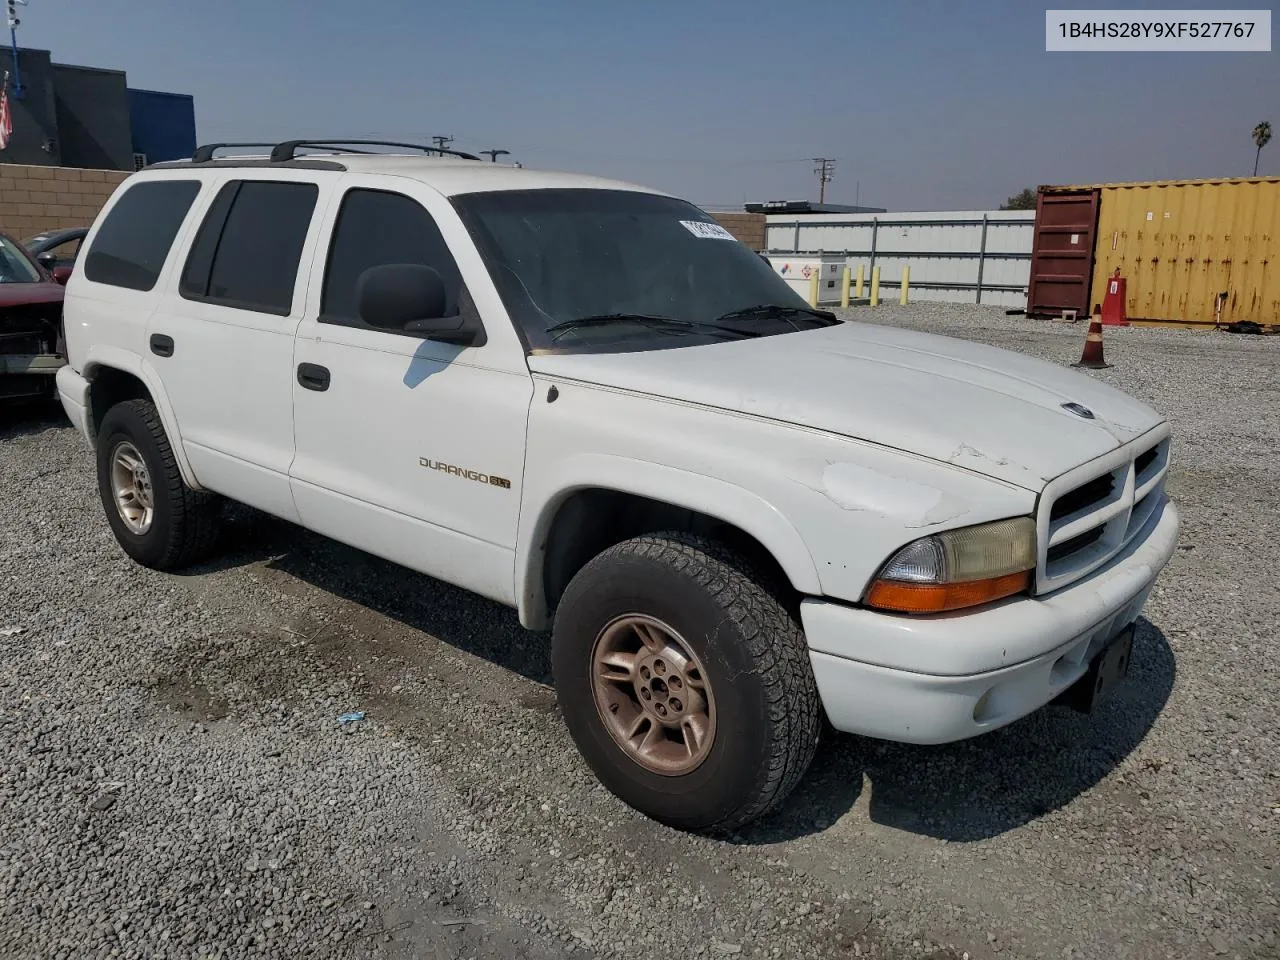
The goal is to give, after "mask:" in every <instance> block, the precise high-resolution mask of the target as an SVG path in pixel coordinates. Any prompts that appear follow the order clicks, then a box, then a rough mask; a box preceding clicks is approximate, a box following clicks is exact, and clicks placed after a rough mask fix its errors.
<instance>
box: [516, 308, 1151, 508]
mask: <svg viewBox="0 0 1280 960" xmlns="http://www.w3.org/2000/svg"><path fill="white" fill-rule="evenodd" d="M529 366H530V368H531V369H532V370H533V371H534V373H538V374H545V375H549V376H555V377H563V378H566V379H571V380H578V381H584V382H587V383H593V384H599V385H601V386H606V387H613V388H619V389H623V390H630V391H635V392H638V393H644V394H650V395H652V396H655V397H664V398H669V399H673V400H682V401H685V402H688V403H696V404H700V405H702V406H707V407H714V408H718V409H721V410H725V411H730V412H741V413H745V414H751V415H753V416H758V417H766V418H768V419H770V420H777V421H781V422H783V423H789V424H794V425H796V426H801V427H810V428H814V429H818V430H824V431H828V432H831V433H835V434H840V435H842V436H847V437H852V438H856V439H859V440H865V441H868V442H870V443H875V444H880V445H882V446H886V447H893V448H895V449H898V450H903V451H906V452H909V453H915V454H920V455H922V456H925V457H929V458H931V459H933V460H941V461H944V462H947V463H952V464H955V465H956V466H960V467H965V468H967V469H970V470H974V471H976V472H978V473H982V474H984V475H986V476H990V477H996V478H998V479H1000V480H1005V481H1008V482H1010V483H1014V484H1017V485H1018V486H1021V487H1024V488H1026V489H1029V490H1035V491H1038V490H1040V488H1042V487H1043V486H1044V485H1045V483H1046V482H1047V481H1048V480H1051V479H1053V478H1054V477H1057V476H1059V475H1061V474H1063V473H1065V472H1066V471H1067V470H1070V469H1071V468H1073V467H1075V466H1078V465H1079V464H1081V463H1085V462H1087V461H1089V460H1092V459H1094V458H1095V457H1099V456H1102V455H1103V454H1104V453H1107V452H1108V451H1110V450H1114V449H1115V448H1116V447H1118V446H1120V445H1121V444H1122V443H1125V442H1128V441H1129V440H1132V439H1134V438H1135V437H1137V436H1140V435H1141V434H1143V433H1146V432H1147V431H1148V430H1150V429H1151V428H1152V427H1154V426H1156V425H1158V424H1159V423H1160V422H1161V421H1162V418H1161V417H1160V416H1159V414H1157V413H1156V412H1155V411H1154V410H1152V409H1151V408H1150V407H1148V406H1146V405H1145V404H1143V403H1141V402H1139V401H1137V400H1135V399H1133V398H1132V397H1130V396H1128V395H1127V394H1124V393H1121V392H1120V391H1119V390H1116V389H1114V388H1112V387H1109V386H1107V385H1106V384H1104V383H1100V382H1099V381H1097V380H1095V379H1093V378H1092V377H1090V376H1087V375H1085V374H1083V373H1079V372H1076V371H1074V370H1070V369H1068V368H1066V367H1062V366H1059V365H1057V364H1054V363H1048V362H1046V361H1043V360H1036V359H1034V358H1032V357H1028V356H1026V355H1024V354H1020V353H1014V352H1013V351H1010V350H1003V349H999V348H997V347H988V346H984V345H982V344H977V343H971V342H969V341H967V340H958V339H954V338H951V337H942V336H936V335H933V334H927V333H916V332H914V331H909V330H900V329H896V328H892V327H879V326H875V325H872V324H865V323H842V324H840V325H839V326H832V327H824V328H819V329H817V330H809V331H803V332H797V333H789V334H782V335H779V336H770V337H760V338H758V339H749V340H734V341H730V342H727V343H716V344H709V345H706V346H697V347H678V348H673V349H665V350H652V351H642V352H633V353H597V354H546V355H535V356H531V357H530V358H529ZM1066 403H1076V404H1082V405H1084V406H1085V407H1088V408H1089V409H1090V410H1091V411H1092V412H1093V415H1094V419H1092V420H1089V419H1084V418H1082V417H1080V416H1078V415H1077V414H1075V413H1071V412H1070V411H1068V410H1066V409H1064V408H1063V404H1066Z"/></svg>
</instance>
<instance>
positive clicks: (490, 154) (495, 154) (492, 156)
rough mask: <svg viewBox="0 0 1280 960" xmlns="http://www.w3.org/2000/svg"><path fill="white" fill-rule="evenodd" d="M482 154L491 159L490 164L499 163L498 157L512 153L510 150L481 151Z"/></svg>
mask: <svg viewBox="0 0 1280 960" xmlns="http://www.w3.org/2000/svg"><path fill="white" fill-rule="evenodd" d="M480 152H481V153H483V154H484V155H485V156H486V157H488V158H489V162H490V163H497V162H498V157H501V156H503V155H506V154H510V153H511V151H510V150H481V151H480Z"/></svg>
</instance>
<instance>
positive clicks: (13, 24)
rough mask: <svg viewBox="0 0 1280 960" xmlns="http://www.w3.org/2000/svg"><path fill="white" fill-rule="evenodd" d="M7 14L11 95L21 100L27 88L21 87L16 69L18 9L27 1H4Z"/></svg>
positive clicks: (20, 72)
mask: <svg viewBox="0 0 1280 960" xmlns="http://www.w3.org/2000/svg"><path fill="white" fill-rule="evenodd" d="M5 5H6V6H7V8H8V14H9V46H10V47H11V48H12V50H13V95H14V97H16V98H17V99H18V100H21V99H22V98H23V97H25V96H26V95H27V88H26V87H24V86H23V85H22V71H21V70H20V69H19V68H18V25H19V24H21V23H22V21H21V20H20V19H19V18H18V7H19V6H23V7H25V6H26V5H27V0H5Z"/></svg>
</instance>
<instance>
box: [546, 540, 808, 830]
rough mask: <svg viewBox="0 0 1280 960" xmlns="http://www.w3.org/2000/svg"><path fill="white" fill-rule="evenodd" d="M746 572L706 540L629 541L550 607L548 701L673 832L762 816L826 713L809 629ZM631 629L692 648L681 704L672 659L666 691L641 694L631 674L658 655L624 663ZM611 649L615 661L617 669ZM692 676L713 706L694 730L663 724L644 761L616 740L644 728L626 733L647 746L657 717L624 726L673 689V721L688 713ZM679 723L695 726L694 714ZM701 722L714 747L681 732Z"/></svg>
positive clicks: (783, 789)
mask: <svg viewBox="0 0 1280 960" xmlns="http://www.w3.org/2000/svg"><path fill="white" fill-rule="evenodd" d="M745 569H746V567H745V564H743V563H742V561H741V560H740V559H739V558H738V557H737V556H736V555H735V554H733V553H732V552H730V551H728V550H726V549H724V548H723V547H721V546H719V545H718V544H716V543H714V542H712V541H709V540H705V539H702V538H700V537H695V536H692V535H688V534H684V533H665V534H656V535H652V536H643V537H637V538H636V539H633V540H627V541H625V542H623V543H620V544H618V545H617V546H614V547H611V548H609V549H608V550H605V551H604V552H603V553H601V554H600V555H599V556H597V557H595V558H594V559H593V560H591V561H590V562H589V563H587V564H586V566H584V567H583V568H582V569H581V570H580V571H579V572H578V574H577V575H576V576H575V577H574V578H573V580H572V581H571V582H570V584H569V586H568V588H567V589H566V591H565V593H564V596H563V598H562V599H561V601H560V604H559V607H558V609H557V611H556V618H555V624H554V627H553V633H552V641H551V660H552V672H553V674H554V678H555V686H556V697H557V699H558V701H559V705H560V709H561V712H562V713H563V715H564V718H565V722H566V724H567V725H568V727H569V732H570V734H571V736H572V737H573V740H574V742H575V743H576V744H577V747H578V749H579V751H580V752H581V753H582V756H583V758H584V759H585V760H586V762H587V764H588V765H589V766H590V767H591V769H592V770H593V771H594V772H595V774H596V776H597V777H598V778H599V779H600V781H601V783H603V784H604V786H605V787H606V788H607V789H608V790H610V791H611V792H612V793H613V794H614V795H615V796H617V797H618V798H619V799H621V800H622V801H623V802H624V803H627V804H628V805H630V806H631V807H633V808H634V809H636V810H638V811H640V812H641V813H644V814H645V815H647V816H649V817H651V818H653V819H654V820H657V821H659V822H661V823H664V824H667V825H668V826H672V827H676V828H678V829H681V830H689V831H699V832H702V831H706V832H712V831H715V832H719V831H726V830H732V829H734V828H736V827H740V826H742V825H744V824H746V823H749V822H750V821H752V820H755V819H757V818H759V817H761V816H763V815H764V814H765V813H767V812H769V811H770V810H772V809H773V808H774V807H776V806H777V805H778V804H779V803H780V802H781V801H782V800H783V799H784V798H785V797H786V796H787V795H788V794H789V793H790V792H791V791H792V789H794V787H795V785H796V784H797V783H798V782H799V780H800V778H801V777H802V776H803V775H804V773H805V771H806V770H807V769H808V767H809V764H810V762H811V761H812V760H813V755H814V750H815V748H816V747H817V742H818V732H819V723H820V717H821V714H822V711H821V705H820V702H819V698H818V691H817V686H816V684H815V682H814V678H813V670H812V667H811V666H810V662H809V652H808V646H807V644H806V642H805V638H804V633H803V631H802V630H801V629H800V626H799V624H798V623H797V622H796V621H795V620H794V619H793V618H792V617H791V616H790V615H788V613H787V611H786V609H785V608H784V606H783V604H782V603H781V602H780V601H779V600H778V599H777V598H776V597H775V596H774V595H773V594H771V593H770V592H769V591H768V590H766V589H765V588H764V587H763V586H761V584H760V583H759V582H758V581H757V580H756V579H754V578H753V577H752V576H750V575H748V574H747V573H746V572H744V570H745ZM664 629H665V630H670V631H672V632H671V633H665V634H664ZM628 631H630V632H631V633H635V634H636V635H637V636H644V635H646V634H647V635H649V637H650V639H652V638H653V635H654V634H655V632H656V633H657V635H658V636H659V637H662V636H666V640H664V641H662V642H664V643H668V644H669V643H670V641H671V639H672V637H674V639H675V640H676V641H677V643H676V646H677V648H679V647H681V646H682V647H684V648H687V651H686V652H687V653H688V654H691V656H689V657H686V658H685V659H684V660H683V661H681V662H682V663H684V664H685V666H684V667H682V668H680V669H681V670H684V671H685V672H684V673H680V674H679V675H680V676H683V677H684V678H685V680H684V689H685V690H686V691H687V693H688V694H689V697H686V698H685V701H681V703H679V704H677V703H676V699H675V694H674V691H675V689H676V688H675V684H676V681H675V680H673V679H671V677H672V676H673V675H675V674H676V673H677V672H678V671H677V669H676V667H674V666H673V667H667V668H666V670H668V671H670V672H669V673H668V674H667V679H668V680H671V685H670V687H669V688H666V687H664V689H663V690H661V691H659V690H658V689H657V688H656V687H655V688H654V689H653V694H652V696H648V695H646V696H648V700H647V701H645V702H642V700H641V698H640V696H639V694H643V693H644V690H643V689H640V687H638V686H637V684H639V685H644V684H654V683H656V682H657V681H656V680H655V677H656V675H657V671H658V669H659V666H660V664H659V662H658V660H657V659H646V658H652V657H654V656H656V654H654V652H653V651H654V649H655V647H654V646H652V645H650V646H646V645H644V644H643V643H641V644H640V646H639V650H638V652H637V653H636V654H635V655H634V657H633V659H632V660H631V661H630V664H629V665H627V662H626V661H627V656H628V653H627V650H628V649H629V647H626V648H624V647H625V644H626V642H627V641H626V640H625V638H626V637H627V636H629V635H630V634H629V633H628ZM617 637H624V640H617V639H615V638H617ZM620 644H621V645H622V646H619V645H620ZM635 645H636V644H635V642H634V641H633V642H631V646H635ZM614 648H617V649H618V653H617V654H616V655H615V653H613V652H610V651H613V650H614ZM667 649H669V647H668V648H667ZM597 654H599V655H600V656H601V657H603V658H604V659H606V660H608V661H609V663H608V664H607V665H606V664H604V663H603V661H601V660H597ZM606 654H607V656H606ZM615 656H620V657H621V660H620V661H619V662H622V663H623V664H624V665H623V666H622V667H615V666H614V665H613V661H614V658H615ZM671 659H672V658H671V657H666V658H665V661H664V662H670V661H671ZM676 659H677V660H678V659H679V658H678V657H677V658H676ZM646 662H647V663H648V664H649V665H650V666H651V667H652V670H651V672H650V673H649V674H648V675H647V676H646V675H644V674H643V670H642V669H641V666H640V665H641V664H643V663H646ZM615 670H617V671H620V674H619V675H618V676H614V679H613V681H612V682H611V683H609V684H600V685H597V683H596V681H595V676H596V674H597V673H598V672H600V671H608V672H610V674H611V675H612V674H613V672H614V671H615ZM699 674H702V677H701V679H702V681H703V682H704V683H705V687H706V689H707V690H709V695H707V696H705V697H700V698H699V699H700V702H701V703H702V706H703V708H705V712H706V713H707V714H708V719H705V720H700V721H698V722H699V723H700V724H701V726H700V727H698V726H693V727H692V730H689V728H685V727H683V726H682V727H681V728H680V730H672V729H671V728H670V727H669V726H668V727H667V728H666V731H665V732H664V733H663V734H662V735H661V736H659V737H657V738H656V739H655V740H654V745H653V746H651V747H650V748H649V749H650V753H649V754H648V755H646V756H645V757H643V758H641V757H639V756H637V754H636V752H635V749H634V748H631V749H629V748H627V747H624V746H623V740H625V739H626V733H622V734H621V737H622V739H619V738H618V736H616V735H615V733H614V732H611V728H614V729H626V730H630V729H633V728H636V727H638V728H639V729H640V730H641V731H642V733H640V734H638V735H637V736H636V737H633V738H632V743H633V744H634V743H635V742H636V740H637V739H639V740H643V741H645V742H649V741H648V737H649V729H650V728H651V727H656V726H657V724H655V723H653V719H654V717H653V716H652V715H651V716H650V717H649V718H646V719H634V722H632V719H633V717H639V715H640V714H641V713H645V712H646V711H648V712H649V713H650V714H652V711H654V710H657V709H658V706H657V704H658V702H659V701H660V700H661V698H662V697H665V696H668V695H670V697H671V699H669V700H666V701H664V702H665V703H667V704H668V705H669V707H670V708H671V709H670V710H669V711H668V712H666V713H664V714H663V716H664V717H666V718H667V721H668V723H670V721H671V717H672V716H673V712H672V711H674V709H677V708H679V709H683V710H686V711H693V710H694V704H692V703H689V702H686V701H687V700H689V699H692V698H693V695H694V693H695V689H696V687H697V680H698V675H699ZM623 677H625V679H624V678H623ZM636 678H640V679H636ZM599 691H603V692H599ZM620 713H621V719H619V714H620ZM606 715H608V716H606ZM686 720H687V722H689V723H690V724H692V723H693V720H692V717H691V716H689V717H687V718H686ZM646 722H647V723H648V727H646V726H645V723H646ZM708 727H710V729H711V733H710V735H709V736H708V737H706V738H705V739H704V744H705V743H709V746H705V745H704V746H702V747H700V748H699V747H697V740H698V737H697V736H692V737H690V736H689V733H690V732H693V733H702V732H706V729H707V728H708ZM668 737H675V738H678V739H680V740H683V741H684V745H683V748H684V750H685V752H686V753H688V754H696V753H701V754H702V758H701V759H700V760H697V761H696V765H694V766H692V767H687V766H681V764H692V763H695V760H694V759H692V758H690V759H684V758H682V756H681V754H680V750H679V749H678V748H672V747H670V745H669V744H668V743H667V742H666V741H665V738H668ZM660 765H661V767H662V769H658V767H659V766H660Z"/></svg>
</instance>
